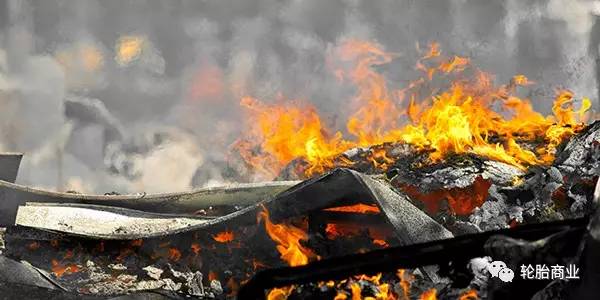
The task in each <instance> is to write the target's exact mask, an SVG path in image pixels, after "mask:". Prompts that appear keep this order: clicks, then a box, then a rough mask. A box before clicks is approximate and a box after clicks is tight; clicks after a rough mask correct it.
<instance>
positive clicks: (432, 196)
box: [401, 176, 492, 215]
mask: <svg viewBox="0 0 600 300" xmlns="http://www.w3.org/2000/svg"><path fill="white" fill-rule="evenodd" d="M490 186H492V183H491V181H490V180H485V179H483V178H482V177H481V176H478V177H477V178H475V181H474V182H473V184H472V185H471V186H468V187H466V188H451V189H447V190H446V189H441V190H437V191H433V192H429V193H426V194H423V193H421V192H419V189H418V188H417V187H415V186H410V185H402V186H401V189H402V190H403V191H404V192H405V193H406V194H407V195H408V196H409V197H411V199H417V200H419V201H422V202H423V203H424V204H425V206H426V207H427V210H428V211H429V212H430V213H436V212H437V211H438V210H439V206H440V202H441V201H442V200H444V199H446V200H447V201H448V206H449V207H450V209H451V210H452V212H454V213H455V214H457V215H469V214H470V213H471V212H472V211H473V209H475V208H476V207H479V206H481V205H482V204H483V202H485V199H486V198H487V196H488V190H489V188H490Z"/></svg>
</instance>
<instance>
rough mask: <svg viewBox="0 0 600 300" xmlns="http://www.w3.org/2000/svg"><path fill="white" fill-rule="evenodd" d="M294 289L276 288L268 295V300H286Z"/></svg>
mask: <svg viewBox="0 0 600 300" xmlns="http://www.w3.org/2000/svg"><path fill="white" fill-rule="evenodd" d="M293 290H294V287H284V288H274V289H272V290H271V291H269V294H268V295H267V299H268V300H285V299H287V298H288V296H289V295H290V294H291V293H292V291H293Z"/></svg>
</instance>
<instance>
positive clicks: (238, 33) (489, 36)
mask: <svg viewBox="0 0 600 300" xmlns="http://www.w3.org/2000/svg"><path fill="white" fill-rule="evenodd" d="M598 7H599V6H598V4H597V3H596V2H595V1H586V0H577V1H575V0H550V1H546V0H529V1H521V0H494V1H480V0H479V1H478V0H449V1H438V0H401V1H397V0H380V1H368V0H331V1H318V0H302V1H300V0H285V1H277V0H219V1H197V0H171V1H150V0H114V1H113V0H102V1H100V0H43V1H42V0H37V1H35V0H0V105H1V107H0V129H1V131H0V150H3V151H18V152H25V158H24V161H23V163H22V168H21V170H20V173H19V177H18V183H21V184H27V185H33V186H38V187H44V188H50V189H60V190H69V189H73V190H77V191H80V192H94V193H104V192H110V191H118V192H121V193H125V192H129V193H135V192H142V191H147V192H165V191H177V190H187V189H190V188H191V187H192V185H209V184H213V183H214V182H222V181H225V180H226V179H224V178H222V174H221V173H222V172H216V171H215V169H223V168H229V169H231V172H234V173H235V172H243V171H241V170H240V169H239V168H237V166H235V165H233V166H232V165H227V164H226V163H224V161H226V159H227V155H228V149H229V147H230V144H231V143H232V142H233V141H234V140H235V138H236V137H238V136H239V135H240V134H241V132H242V131H243V130H244V127H243V124H244V123H243V113H242V109H241V107H240V104H239V102H240V99H241V97H243V96H247V95H249V96H252V97H256V98H258V99H260V100H261V101H264V102H271V101H275V100H277V99H301V100H304V101H308V102H310V103H312V104H314V105H315V106H316V107H317V108H318V109H319V111H320V112H321V113H322V114H323V115H325V116H329V118H327V119H326V121H327V122H328V124H329V125H331V126H332V127H334V128H341V127H343V124H338V123H339V121H337V120H338V118H339V119H343V117H344V116H345V115H347V114H348V113H350V109H349V107H350V106H351V102H352V99H353V98H354V97H355V94H356V87H355V86H354V85H353V84H351V83H348V82H340V81H339V80H338V78H337V77H336V75H335V74H334V72H332V70H331V68H329V66H330V64H331V63H332V61H334V62H335V60H336V57H335V56H334V55H333V54H334V53H335V51H334V49H335V48H336V47H337V46H339V45H340V43H341V42H342V41H344V40H345V39H349V38H357V39H363V40H367V41H372V42H375V43H378V44H379V45H381V46H382V47H383V48H384V49H386V50H387V51H389V52H393V53H397V54H398V55H397V57H395V58H394V59H393V60H392V61H391V62H390V63H389V64H387V65H384V66H381V68H379V69H378V71H380V72H381V73H383V74H384V75H385V76H386V78H387V79H388V80H389V81H390V82H393V84H394V85H395V86H397V87H402V85H405V84H407V83H408V82H409V81H410V80H413V79H415V74H416V72H415V70H414V63H415V61H416V59H417V57H418V53H417V50H416V46H415V45H416V44H417V43H418V44H420V45H426V44H428V43H430V42H433V41H437V42H439V43H440V44H441V48H442V50H443V51H444V52H445V53H451V54H457V55H463V56H468V57H470V58H472V59H473V62H474V64H475V65H476V66H478V67H480V68H482V69H483V70H486V71H489V72H491V73H493V74H495V75H496V79H497V80H498V81H499V82H507V81H508V80H509V79H510V78H511V77H512V76H513V75H515V74H524V75H526V76H527V77H528V78H530V79H531V80H533V81H535V82H536V83H537V84H536V85H535V86H534V87H533V88H532V89H530V92H529V94H528V95H525V96H527V97H531V98H532V99H534V104H535V105H536V108H537V109H538V111H540V112H542V113H544V114H547V113H549V112H550V110H551V106H552V101H551V100H552V99H553V96H554V92H555V89H556V88H568V89H570V90H572V91H574V92H575V94H576V95H577V96H578V97H581V96H587V97H589V98H591V99H592V101H593V102H594V106H593V107H594V108H595V109H596V110H598V99H597V98H598V96H597V95H598V91H597V86H596V75H595V72H596V71H595V69H594V64H595V62H594V57H593V55H597V51H598V49H597V45H590V44H589V40H590V36H591V30H592V28H593V25H594V22H595V18H596V17H595V16H594V14H593V13H594V12H596V11H597V10H598ZM590 49H592V50H590ZM594 51H595V53H596V54H594ZM591 52H592V54H591V55H590V53H591ZM69 99H71V100H69ZM65 112H67V113H65ZM198 168H204V169H203V170H205V171H203V172H200V173H197V172H196V170H197V169H198ZM195 174H196V176H195Z"/></svg>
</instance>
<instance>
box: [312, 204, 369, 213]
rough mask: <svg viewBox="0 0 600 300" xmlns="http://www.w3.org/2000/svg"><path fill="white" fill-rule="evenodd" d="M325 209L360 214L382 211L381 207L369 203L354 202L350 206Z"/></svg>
mask: <svg viewBox="0 0 600 300" xmlns="http://www.w3.org/2000/svg"><path fill="white" fill-rule="evenodd" d="M324 210H325V211H335V212H346V213H359V214H378V213H380V210H379V207H377V206H375V205H369V204H363V203H359V204H354V205H348V206H338V207H331V208H326V209H324Z"/></svg>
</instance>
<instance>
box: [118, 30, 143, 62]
mask: <svg viewBox="0 0 600 300" xmlns="http://www.w3.org/2000/svg"><path fill="white" fill-rule="evenodd" d="M144 42H145V39H144V38H143V37H141V36H122V37H121V38H120V39H119V40H118V41H117V45H116V49H115V51H116V56H115V60H116V61H117V63H119V64H120V65H122V66H126V65H128V64H129V63H131V62H132V61H134V60H136V59H137V58H138V57H139V56H140V54H141V53H142V47H143V46H144Z"/></svg>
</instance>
